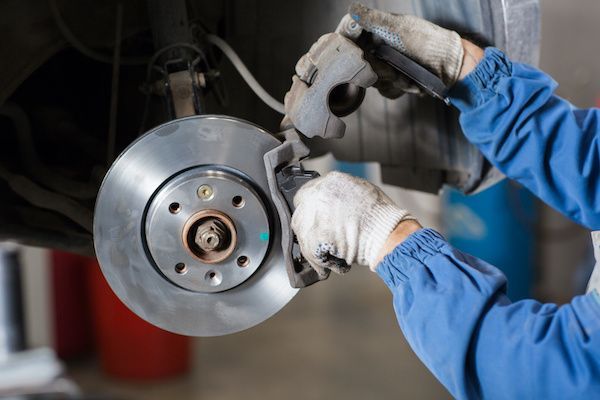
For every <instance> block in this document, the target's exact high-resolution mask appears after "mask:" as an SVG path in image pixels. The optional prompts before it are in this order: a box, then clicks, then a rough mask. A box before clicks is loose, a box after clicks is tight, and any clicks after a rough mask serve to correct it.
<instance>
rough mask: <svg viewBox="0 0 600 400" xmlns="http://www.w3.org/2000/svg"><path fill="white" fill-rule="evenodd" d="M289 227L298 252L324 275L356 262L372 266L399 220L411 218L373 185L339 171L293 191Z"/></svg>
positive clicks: (374, 265)
mask: <svg viewBox="0 0 600 400" xmlns="http://www.w3.org/2000/svg"><path fill="white" fill-rule="evenodd" d="M294 206H295V207H296V210H295V211H294V215H293V216H292V229H293V230H294V233H295V234H296V237H297V239H298V242H299V243H300V250H301V252H302V255H303V256H304V257H305V258H306V260H307V261H308V262H309V263H310V265H311V266H312V267H313V268H314V269H315V270H316V271H317V272H318V273H319V274H320V275H324V274H326V273H327V272H326V271H327V269H330V270H332V271H334V272H336V273H344V272H346V271H347V270H348V269H349V266H350V265H352V264H354V263H356V264H359V265H367V266H369V267H370V268H371V270H373V271H374V270H375V268H376V267H377V264H376V262H377V257H378V255H379V253H380V251H381V250H382V249H383V246H384V244H385V242H386V241H387V239H388V237H389V235H390V233H392V231H393V230H394V229H395V228H396V227H397V226H398V224H399V223H400V222H401V221H404V220H407V219H414V218H413V217H411V216H410V215H409V214H408V212H407V211H406V210H403V209H401V208H399V207H398V206H396V205H395V204H394V202H393V201H392V200H391V199H390V198H389V197H388V196H387V195H386V194H385V193H383V191H381V189H379V188H378V187H377V186H375V185H373V184H371V183H369V182H367V181H365V180H364V179H360V178H356V177H353V176H351V175H347V174H344V173H341V172H331V173H329V174H327V175H326V176H324V177H320V178H317V179H314V180H312V181H310V182H308V183H306V184H305V185H304V186H303V187H302V188H301V189H300V190H299V191H298V193H297V194H296V196H295V197H294Z"/></svg>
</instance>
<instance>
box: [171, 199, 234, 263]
mask: <svg viewBox="0 0 600 400" xmlns="http://www.w3.org/2000/svg"><path fill="white" fill-rule="evenodd" d="M183 241H184V246H185V247H186V248H187V249H188V250H189V251H191V252H192V254H193V255H194V256H196V257H197V258H198V259H199V260H200V261H202V262H203V263H206V264H214V263H218V262H221V261H223V260H225V259H226V258H227V257H229V256H230V255H231V253H233V250H234V249H235V246H236V244H237V232H236V230H235V225H234V224H233V222H232V221H231V219H230V218H229V217H228V216H227V215H225V214H223V213H222V212H220V211H217V210H202V211H200V212H198V213H196V214H194V215H192V217H191V218H190V219H189V220H188V222H187V223H186V225H185V227H184V229H183Z"/></svg>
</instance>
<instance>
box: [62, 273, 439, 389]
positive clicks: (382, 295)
mask: <svg viewBox="0 0 600 400" xmlns="http://www.w3.org/2000/svg"><path fill="white" fill-rule="evenodd" d="M195 364H196V365H195V367H194V369H193V371H192V372H191V373H190V374H189V375H188V376H187V377H184V378H180V379H174V380H171V381H168V382H165V383H160V384H159V383H152V384H147V383H142V384H130V383H123V382H118V381H113V380H110V379H107V378H104V377H101V376H100V377H99V376H98V371H97V368H96V367H95V365H93V364H84V365H73V366H72V368H71V370H70V371H71V376H72V377H73V378H74V379H75V380H76V381H77V382H78V383H79V384H80V385H81V387H82V389H83V390H84V393H86V394H90V395H92V394H99V395H110V396H111V397H112V396H114V397H119V398H125V399H201V398H207V399H214V400H216V399H223V400H225V399H239V398H244V399H247V400H251V399H261V400H266V399H283V398H285V399H289V400H292V399H338V398H339V399H342V398H343V399H345V400H351V399H365V398H377V399H383V398H395V399H401V398H410V399H423V398H432V399H443V398H450V396H449V395H448V394H447V392H446V391H445V390H444V388H443V387H442V386H441V385H440V384H439V383H437V381H436V380H435V378H434V377H433V376H432V375H431V374H430V373H429V372H428V371H427V370H426V369H425V368H424V367H423V366H422V365H421V363H420V362H419V361H418V359H417V358H416V356H415V355H414V354H413V353H412V351H411V350H410V348H409V347H408V345H407V343H406V342H405V341H404V338H403V336H402V333H401V331H400V329H399V327H398V325H397V322H396V319H395V316H394V313H393V310H392V305H391V295H390V293H389V291H388V289H387V287H386V286H385V285H384V284H383V282H381V281H380V280H379V278H378V277H377V276H375V274H373V273H371V272H370V271H369V270H368V269H366V268H365V269H359V268H355V269H354V270H353V271H351V272H350V273H349V274H348V275H346V276H344V277H332V279H330V280H328V281H327V282H323V283H320V284H318V285H316V286H315V287H312V288H309V289H307V290H304V291H302V292H301V293H299V294H298V295H297V296H296V298H295V299H294V300H293V301H292V302H291V303H290V304H288V306H287V307H285V308H284V309H283V310H282V311H281V312H280V313H279V314H277V315H276V316H275V317H273V318H272V319H270V320H269V321H267V322H266V323H263V324H261V325H259V326H258V327H255V328H253V329H250V330H249V331H246V332H243V333H239V334H236V335H230V336H225V337H219V338H208V339H198V340H197V342H196V358H195Z"/></svg>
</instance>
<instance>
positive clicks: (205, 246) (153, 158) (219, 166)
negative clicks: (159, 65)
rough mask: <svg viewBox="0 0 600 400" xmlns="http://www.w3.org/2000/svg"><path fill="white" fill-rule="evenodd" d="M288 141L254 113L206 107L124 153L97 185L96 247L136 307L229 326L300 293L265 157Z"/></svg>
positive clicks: (258, 318)
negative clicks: (240, 116)
mask: <svg viewBox="0 0 600 400" xmlns="http://www.w3.org/2000/svg"><path fill="white" fill-rule="evenodd" d="M280 144H281V143H280V142H279V141H278V140H277V139H275V138H273V137H272V136H271V135H270V134H269V133H267V132H265V131H264V130H262V129H261V128H258V127H257V126H255V125H252V124H250V123H247V122H244V121H241V120H237V119H234V118H230V117H222V116H196V117H190V118H184V119H178V120H175V121H171V122H169V123H166V124H164V125H161V126H159V127H157V128H155V129H153V130H152V131H150V132H148V133H146V134H145V135H144V136H142V137H141V138H139V139H138V140H137V141H135V142H134V143H133V144H131V145H130V146H129V147H128V148H127V149H126V150H125V151H124V152H123V153H122V154H121V155H120V156H119V158H118V159H117V160H116V161H115V163H114V164H113V166H112V167H111V169H110V170H109V172H108V174H107V175H106V177H105V179H104V182H103V184H102V187H101V189H100V193H99V194H98V199H97V202H96V210H95V216H94V246H95V248H96V254H97V257H98V260H99V262H100V266H101V268H102V272H103V273H104V276H105V277H106V279H107V280H108V283H109V284H110V286H111V287H112V289H113V290H114V292H115V293H116V294H117V296H118V297H119V298H120V299H121V300H122V301H123V302H124V303H125V304H126V305H127V306H128V307H129V308H130V309H131V310H132V311H133V312H135V313H136V314H137V315H139V316H140V317H141V318H143V319H145V320H146V321H148V322H150V323H152V324H154V325H156V326H159V327H161V328H163V329H166V330H168V331H171V332H175V333H179V334H184V335H192V336H219V335H225V334H229V333H234V332H238V331H241V330H244V329H247V328H250V327H252V326H254V325H256V324H258V323H260V322H262V321H264V320H266V319H267V318H269V317H270V316H272V315H273V314H275V313H276V312H277V311H279V310H280V309H281V308H282V307H283V306H284V305H285V304H287V302H289V301H290V300H291V299H292V297H294V295H295V294H296V293H297V289H294V288H292V287H291V286H290V283H289V279H288V275H287V273H286V269H285V265H284V261H283V254H282V250H281V246H280V245H278V244H279V243H280V242H281V227H280V226H279V220H278V219H277V217H276V215H275V214H274V213H275V211H274V207H273V206H272V202H271V199H270V196H269V193H270V192H269V187H268V183H267V177H266V172H265V164H264V162H263V156H264V154H265V153H266V152H268V151H269V150H272V149H274V148H275V147H277V146H279V145H280Z"/></svg>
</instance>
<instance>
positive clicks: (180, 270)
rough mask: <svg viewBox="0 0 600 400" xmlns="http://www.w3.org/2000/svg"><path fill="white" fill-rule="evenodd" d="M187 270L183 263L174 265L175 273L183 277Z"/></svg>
mask: <svg viewBox="0 0 600 400" xmlns="http://www.w3.org/2000/svg"><path fill="white" fill-rule="evenodd" d="M187 270H188V269H187V267H186V266H185V264H184V263H177V264H175V272H177V273H178V274H180V275H183V274H185V273H186V272H187Z"/></svg>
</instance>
